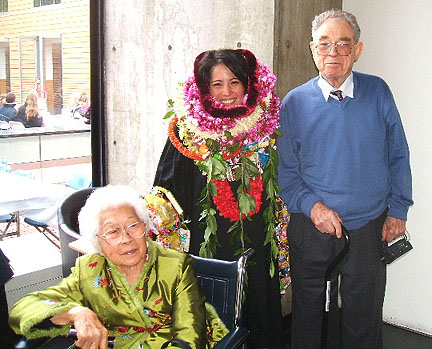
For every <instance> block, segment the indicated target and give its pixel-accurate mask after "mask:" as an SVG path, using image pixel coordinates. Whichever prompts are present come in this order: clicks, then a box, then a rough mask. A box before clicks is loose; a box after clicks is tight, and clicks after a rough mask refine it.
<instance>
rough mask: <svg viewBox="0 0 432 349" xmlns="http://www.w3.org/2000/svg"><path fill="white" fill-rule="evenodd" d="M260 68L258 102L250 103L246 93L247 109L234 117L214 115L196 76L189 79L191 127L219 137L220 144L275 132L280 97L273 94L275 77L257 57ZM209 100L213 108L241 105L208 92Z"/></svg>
mask: <svg viewBox="0 0 432 349" xmlns="http://www.w3.org/2000/svg"><path fill="white" fill-rule="evenodd" d="M257 68H258V69H257V70H256V74H257V75H258V78H257V81H256V85H255V86H253V87H254V88H255V89H256V90H257V91H258V96H257V97H258V98H257V99H256V103H254V104H253V105H252V106H247V104H245V102H246V101H247V100H248V98H249V95H248V94H246V95H245V96H244V98H243V105H244V106H246V108H245V109H246V110H245V113H243V114H242V113H239V114H238V115H237V116H235V117H232V116H231V115H229V116H213V115H211V114H210V113H208V112H207V111H206V110H205V109H204V107H203V105H202V104H201V100H200V91H199V88H198V86H197V83H196V82H195V77H193V76H192V77H190V78H189V79H187V80H186V82H185V84H184V89H183V101H184V106H185V108H186V115H184V119H183V121H184V123H185V126H186V127H187V128H188V129H189V131H190V132H192V133H193V134H194V135H195V136H196V137H199V138H202V139H213V140H217V141H218V143H219V144H220V145H221V146H226V145H233V144H235V143H239V144H242V145H248V144H251V143H254V142H259V141H260V140H262V139H263V138H265V137H267V136H270V135H272V134H273V133H274V131H275V129H276V128H277V127H278V125H279V108H280V99H279V97H277V96H276V95H275V94H274V87H275V85H276V77H275V75H274V74H273V73H272V72H271V71H270V70H269V68H268V67H267V66H266V65H265V64H262V63H259V61H257ZM208 101H209V102H210V103H211V106H212V109H219V110H221V109H222V108H223V109H224V110H233V109H235V108H238V107H229V108H227V107H224V106H223V105H222V104H221V103H219V102H217V101H216V100H215V98H214V97H212V96H209V99H208ZM226 131H229V132H230V134H231V136H232V137H233V138H230V139H228V138H227V137H226V133H225V132H226Z"/></svg>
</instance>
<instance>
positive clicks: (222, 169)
mask: <svg viewBox="0 0 432 349" xmlns="http://www.w3.org/2000/svg"><path fill="white" fill-rule="evenodd" d="M210 163H211V178H218V177H220V176H221V175H222V176H225V174H226V167H227V166H228V165H227V163H226V162H225V161H223V160H219V159H216V158H214V157H212V158H210Z"/></svg>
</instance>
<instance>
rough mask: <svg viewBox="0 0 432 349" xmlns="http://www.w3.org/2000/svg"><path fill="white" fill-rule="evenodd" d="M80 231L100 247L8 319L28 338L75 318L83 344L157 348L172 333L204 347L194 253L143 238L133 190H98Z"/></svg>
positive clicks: (62, 329) (63, 327)
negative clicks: (110, 338)
mask: <svg viewBox="0 0 432 349" xmlns="http://www.w3.org/2000/svg"><path fill="white" fill-rule="evenodd" d="M79 227H80V233H81V235H83V236H84V237H85V238H87V239H89V240H91V241H92V242H93V245H94V247H95V248H96V249H97V250H98V251H99V253H95V254H88V255H85V256H82V257H80V258H78V259H77V261H76V264H75V267H74V268H73V269H72V274H71V275H70V276H69V277H67V278H66V279H64V280H62V281H61V282H60V283H59V284H58V285H56V286H53V287H50V288H48V289H47V290H45V291H41V292H34V293H32V294H30V295H28V296H26V297H25V298H23V299H22V300H20V301H19V302H18V303H17V304H16V305H15V306H14V307H13V309H12V311H11V313H10V320H9V322H10V325H11V327H12V328H13V329H14V330H15V331H16V332H19V333H22V334H24V335H25V336H26V337H28V338H35V337H42V336H52V337H54V336H58V335H65V334H67V333H68V330H69V328H70V327H71V325H73V326H74V327H75V329H76V331H77V334H78V340H77V341H76V344H77V345H78V346H79V347H81V348H106V346H107V337H108V335H110V336H115V337H116V340H115V347H119V348H160V347H161V345H162V344H163V343H165V342H166V341H168V340H171V339H173V338H175V339H179V340H181V341H183V342H186V343H188V344H189V345H190V347H192V348H199V349H201V348H205V347H206V320H205V318H206V310H205V306H204V297H203V296H202V295H201V292H200V290H199V286H198V283H197V279H196V276H195V273H194V271H193V269H192V264H191V262H192V259H191V257H189V256H188V255H187V254H184V253H180V252H177V251H174V250H170V249H165V248H163V247H162V246H160V245H159V244H156V243H155V242H152V241H151V240H149V239H148V238H147V237H146V234H147V232H148V229H149V219H148V214H147V210H146V208H145V206H144V200H143V199H142V198H141V197H140V196H139V195H138V193H136V192H135V191H134V190H133V189H131V188H129V187H125V186H111V185H108V186H107V187H103V188H99V189H96V190H95V191H94V192H93V194H91V195H90V197H89V198H88V200H87V202H86V204H85V206H84V207H83V208H82V210H81V212H80V214H79Z"/></svg>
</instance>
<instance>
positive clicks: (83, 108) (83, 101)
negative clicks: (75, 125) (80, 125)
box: [72, 92, 91, 124]
mask: <svg viewBox="0 0 432 349" xmlns="http://www.w3.org/2000/svg"><path fill="white" fill-rule="evenodd" d="M75 113H78V114H79V115H80V116H81V118H83V120H84V122H85V123H86V124H90V120H91V111H90V101H89V98H88V97H87V94H86V93H85V92H83V93H81V95H80V96H79V98H78V103H76V104H75V105H74V107H73V108H72V116H73V117H74V118H75Z"/></svg>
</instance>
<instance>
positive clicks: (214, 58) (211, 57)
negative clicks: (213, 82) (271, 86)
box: [197, 49, 248, 91]
mask: <svg viewBox="0 0 432 349" xmlns="http://www.w3.org/2000/svg"><path fill="white" fill-rule="evenodd" d="M218 64H224V65H226V66H227V67H228V69H229V70H231V71H232V72H233V74H234V75H235V76H236V77H237V78H238V79H239V80H240V81H241V83H242V84H243V87H244V89H245V90H246V91H247V89H248V65H247V62H246V59H245V58H244V57H243V55H242V53H241V52H240V51H237V50H228V49H223V50H212V51H207V52H206V53H205V54H204V56H203V57H202V58H201V60H200V61H199V62H198V70H197V71H198V74H199V75H200V76H201V78H202V79H204V80H205V81H206V82H207V84H210V78H211V74H212V72H213V69H214V67H216V66H217V65H218Z"/></svg>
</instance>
